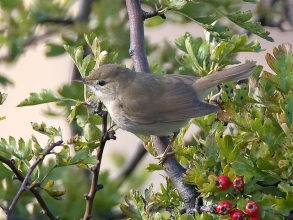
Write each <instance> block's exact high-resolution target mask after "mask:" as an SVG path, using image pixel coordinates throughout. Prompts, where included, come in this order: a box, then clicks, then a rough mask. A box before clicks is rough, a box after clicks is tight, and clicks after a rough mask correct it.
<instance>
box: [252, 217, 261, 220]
mask: <svg viewBox="0 0 293 220" xmlns="http://www.w3.org/2000/svg"><path fill="white" fill-rule="evenodd" d="M249 220H261V219H260V218H258V217H250V218H249Z"/></svg>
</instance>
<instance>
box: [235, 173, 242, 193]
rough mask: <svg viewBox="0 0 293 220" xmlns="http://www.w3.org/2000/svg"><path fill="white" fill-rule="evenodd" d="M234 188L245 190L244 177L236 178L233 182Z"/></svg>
mask: <svg viewBox="0 0 293 220" xmlns="http://www.w3.org/2000/svg"><path fill="white" fill-rule="evenodd" d="M233 187H234V188H235V189H238V190H243V189H244V180H243V177H242V176H236V177H235V179H234V180H233Z"/></svg>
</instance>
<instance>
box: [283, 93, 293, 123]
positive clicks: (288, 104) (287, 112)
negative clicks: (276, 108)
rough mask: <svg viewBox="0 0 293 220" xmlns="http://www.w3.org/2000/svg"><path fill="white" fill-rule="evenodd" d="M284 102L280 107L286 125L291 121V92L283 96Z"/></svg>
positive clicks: (292, 114)
mask: <svg viewBox="0 0 293 220" xmlns="http://www.w3.org/2000/svg"><path fill="white" fill-rule="evenodd" d="M285 103H286V104H284V105H283V106H282V109H283V111H284V113H285V115H286V117H287V120H288V126H290V125H291V124H292V123H293V94H289V95H287V96H286V97H285Z"/></svg>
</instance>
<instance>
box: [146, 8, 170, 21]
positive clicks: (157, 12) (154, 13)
mask: <svg viewBox="0 0 293 220" xmlns="http://www.w3.org/2000/svg"><path fill="white" fill-rule="evenodd" d="M142 13H143V20H146V19H148V18H152V17H155V16H160V17H161V18H163V19H166V16H165V14H164V10H163V8H157V9H156V10H153V11H149V12H146V11H142Z"/></svg>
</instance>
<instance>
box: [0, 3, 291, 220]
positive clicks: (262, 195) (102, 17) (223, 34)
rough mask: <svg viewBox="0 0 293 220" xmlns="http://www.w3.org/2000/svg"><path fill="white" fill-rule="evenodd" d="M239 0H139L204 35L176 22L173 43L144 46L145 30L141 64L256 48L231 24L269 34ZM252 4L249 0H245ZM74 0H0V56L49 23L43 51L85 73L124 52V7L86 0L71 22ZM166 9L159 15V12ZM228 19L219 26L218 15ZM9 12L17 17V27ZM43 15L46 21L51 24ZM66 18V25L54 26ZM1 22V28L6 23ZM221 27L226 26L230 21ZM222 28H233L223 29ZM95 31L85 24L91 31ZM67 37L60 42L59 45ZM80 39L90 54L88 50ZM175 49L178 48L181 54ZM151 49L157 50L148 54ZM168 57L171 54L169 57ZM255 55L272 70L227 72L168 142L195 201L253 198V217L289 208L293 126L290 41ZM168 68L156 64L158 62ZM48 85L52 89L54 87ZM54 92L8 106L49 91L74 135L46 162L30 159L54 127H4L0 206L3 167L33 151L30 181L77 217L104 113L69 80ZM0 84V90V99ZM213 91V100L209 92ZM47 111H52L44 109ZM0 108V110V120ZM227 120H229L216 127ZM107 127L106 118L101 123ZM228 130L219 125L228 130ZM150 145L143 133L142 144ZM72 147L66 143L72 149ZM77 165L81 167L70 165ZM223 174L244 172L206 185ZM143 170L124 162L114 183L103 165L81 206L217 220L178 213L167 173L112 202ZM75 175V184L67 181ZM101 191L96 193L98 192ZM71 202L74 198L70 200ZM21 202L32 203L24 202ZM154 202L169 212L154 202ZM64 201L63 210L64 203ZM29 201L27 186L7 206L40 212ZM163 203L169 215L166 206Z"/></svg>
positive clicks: (8, 190)
mask: <svg viewBox="0 0 293 220" xmlns="http://www.w3.org/2000/svg"><path fill="white" fill-rule="evenodd" d="M242 2H243V1H240V0H237V1H231V0H225V1H213V0H210V1H192V0H188V1H187V0H180V1H175V0H159V1H158V0H152V1H151V0H149V1H144V4H146V5H149V6H151V7H154V5H158V6H161V13H166V14H167V18H168V19H167V20H170V21H172V22H180V23H187V22H195V23H196V24H198V25H200V26H201V27H202V28H203V29H204V30H205V35H206V38H205V39H202V38H199V37H193V36H191V35H190V34H189V33H186V34H185V35H183V36H182V37H180V38H178V39H176V40H175V43H174V45H170V44H169V43H165V44H163V43H160V44H158V45H150V44H149V43H148V41H146V50H147V52H148V54H149V59H150V61H151V63H152V70H153V71H154V72H157V73H166V74H169V73H174V72H175V71H176V70H179V72H180V74H195V75H199V76H205V75H208V74H212V73H213V72H215V71H218V70H219V69H221V68H223V67H225V66H227V65H233V64H237V63H239V61H238V60H237V54H238V53H240V52H259V51H261V47H260V44H259V43H258V41H257V40H253V41H251V42H249V40H248V36H247V35H246V34H242V35H239V34H234V33H233V29H234V26H232V24H233V25H237V26H240V27H242V28H243V29H245V30H247V31H249V32H251V33H254V34H256V35H258V36H260V37H262V38H264V39H266V40H268V41H272V38H271V37H270V36H269V33H268V32H267V31H265V29H264V28H263V27H262V26H261V25H260V23H258V22H252V21H250V20H251V18H252V15H253V13H252V12H251V11H247V12H241V11H239V9H240V6H241V3H242ZM247 2H251V3H254V4H255V3H257V2H258V1H253V0H251V1H247ZM73 3H74V1H73V0H65V1H60V2H59V1H53V2H47V1H40V0H34V1H33V4H30V5H25V4H24V3H23V1H21V0H17V1H7V0H0V6H1V9H0V10H1V12H3V14H1V25H2V26H1V27H4V28H3V29H1V30H0V32H1V35H0V46H1V48H5V49H6V51H7V52H8V54H7V55H6V56H4V57H3V58H1V60H3V61H6V62H13V61H17V59H18V57H20V56H21V54H22V53H23V52H24V51H25V49H26V48H27V47H28V46H29V45H30V44H32V43H31V42H32V41H33V40H34V39H37V38H38V37H40V36H41V35H38V34H39V33H37V32H35V30H36V29H37V28H38V27H40V26H41V27H42V28H44V30H45V31H47V34H49V35H51V34H52V33H53V34H54V33H58V35H60V36H59V39H58V41H56V42H55V41H53V40H48V41H47V42H46V55H47V56H59V55H61V54H64V53H65V52H67V53H68V54H69V55H70V56H71V57H72V59H73V62H74V63H75V65H76V67H77V69H78V70H79V72H80V74H81V76H82V77H85V76H87V75H89V74H90V73H91V71H93V69H94V68H95V67H99V66H101V65H103V64H106V63H123V62H125V59H126V58H128V57H129V55H128V47H129V31H128V28H127V21H128V18H127V12H126V10H122V9H121V8H122V4H123V3H124V1H122V0H120V1H117V2H116V1H115V4H114V3H113V4H111V7H108V6H109V5H108V4H109V2H108V1H95V2H94V3H93V5H92V13H91V20H90V21H89V22H86V23H84V22H82V21H81V20H78V19H72V14H71V13H70V9H71V6H72V4H73ZM168 15H172V16H170V18H169V17H168ZM222 17H226V18H228V19H229V20H230V23H229V24H225V25H222V24H221V18H222ZM158 19H161V18H160V17H158V16H157V17H154V18H151V19H149V20H148V21H146V25H147V26H149V27H154V26H158V25H162V24H164V23H165V22H166V21H164V20H158ZM19 22H22V24H23V25H21V26H19V25H18V24H19ZM51 23H54V25H51ZM64 24H66V25H64ZM7 27H9V28H7ZM231 27H232V28H231ZM229 30H232V31H229ZM94 33H95V34H94ZM64 45H66V46H64ZM89 50H90V51H91V52H92V53H89ZM182 53H183V55H182V56H180V55H178V54H182ZM158 54H159V56H158ZM175 59H176V60H175ZM266 60H267V62H268V64H269V66H270V68H271V69H272V70H273V71H274V73H270V72H268V71H265V70H264V71H263V72H262V74H260V73H261V70H262V68H261V67H257V68H256V70H255V71H254V74H253V76H252V77H251V79H250V80H249V82H248V84H246V83H242V84H239V85H236V83H226V84H225V85H223V86H222V87H221V88H222V93H221V100H222V101H221V102H220V103H217V104H218V105H220V107H221V111H220V112H219V113H217V114H211V115H208V116H205V117H200V118H196V119H193V120H192V121H191V122H190V123H195V124H196V125H198V126H199V127H200V128H201V130H202V133H201V134H200V135H199V136H195V138H194V140H193V142H192V143H190V144H187V143H185V142H184V141H183V136H184V134H185V132H186V130H187V128H188V126H187V127H185V128H183V129H182V131H181V133H180V135H179V137H178V139H177V141H176V144H175V145H174V147H173V150H174V152H175V154H176V156H177V159H178V160H179V161H180V163H181V164H184V165H188V170H187V171H186V175H185V177H184V181H185V183H188V184H191V185H194V186H195V187H196V189H197V190H198V192H200V193H201V196H202V197H203V205H204V206H213V205H215V204H217V203H218V202H220V201H222V200H228V201H230V202H231V203H232V205H233V208H239V209H243V208H244V207H245V205H246V203H247V201H248V200H251V199H253V200H254V201H256V202H258V204H259V206H260V217H261V218H262V219H283V216H286V215H288V213H289V211H290V210H291V209H292V205H291V204H292V202H293V196H292V190H293V188H292V187H293V186H292V184H293V182H292V170H293V169H292V168H293V167H292V166H293V165H292V159H293V156H292V155H293V154H292V152H293V151H292V150H293V146H292V133H293V124H292V123H293V117H292V115H293V112H292V109H293V94H292V90H291V88H292V86H293V85H292V84H293V80H292V74H293V73H292V72H293V55H292V46H291V45H288V44H283V45H280V46H279V47H278V48H275V49H274V51H273V55H271V54H267V55H266ZM167 64H168V68H167V69H164V66H167ZM0 84H1V85H3V86H8V85H10V84H11V81H10V80H8V79H6V78H5V77H2V76H0ZM57 93H58V94H57ZM57 93H55V92H54V91H51V90H49V89H42V90H41V92H39V93H35V92H34V93H31V94H30V95H29V96H28V98H26V99H25V100H23V101H21V102H20V104H19V105H18V106H19V107H22V106H29V105H38V104H45V103H50V102H56V104H57V105H58V106H59V107H60V108H63V109H65V111H64V112H65V113H64V114H65V115H66V117H67V120H68V122H69V124H72V125H73V126H74V128H75V129H78V130H79V131H80V132H79V133H80V134H82V135H75V136H74V137H72V138H71V139H70V140H67V141H66V142H64V143H63V144H62V145H61V146H60V149H54V150H52V151H50V152H49V153H50V154H51V155H52V156H53V157H50V159H49V160H48V164H47V165H46V164H45V163H43V162H38V161H39V160H40V159H43V157H45V156H47V154H45V152H46V150H47V149H48V148H49V147H50V146H51V145H52V144H54V143H56V140H63V138H62V131H61V129H60V128H54V127H49V126H48V125H47V124H46V123H44V122H43V123H37V122H34V123H32V129H33V130H35V131H38V132H39V133H41V134H43V135H46V136H47V137H48V142H47V144H46V145H45V146H41V145H40V144H39V142H38V140H37V139H36V138H35V137H34V136H33V137H32V138H30V139H29V140H27V141H24V140H23V139H22V138H20V139H19V140H16V139H15V138H14V137H12V136H11V137H9V138H8V140H6V139H3V138H2V139H1V141H0V159H1V161H2V162H3V161H6V160H5V158H6V159H9V161H10V162H11V161H13V163H11V164H12V165H11V164H10V163H9V162H7V161H6V162H7V163H4V162H3V164H2V163H1V164H0V169H1V172H0V179H1V180H5V181H2V182H1V186H2V188H3V189H5V190H2V191H1V192H0V197H1V200H0V203H1V207H4V205H5V206H6V204H10V203H11V201H12V200H13V199H14V198H15V195H16V193H17V191H16V190H15V189H18V188H20V183H19V182H17V181H15V180H12V179H11V178H7V176H9V175H11V174H12V172H11V171H13V169H12V168H11V167H10V166H8V165H7V164H10V165H11V166H12V167H15V168H17V169H18V170H19V172H20V173H21V174H22V176H23V177H24V176H25V175H26V174H27V173H28V172H29V170H30V169H31V167H32V164H35V163H37V162H38V164H37V166H36V168H35V169H34V170H33V172H32V174H31V175H30V176H29V188H30V187H31V188H35V187H36V188H38V189H39V191H40V193H41V194H42V196H43V198H44V200H45V201H46V203H47V204H48V206H49V207H50V210H52V211H53V212H54V214H55V213H58V214H60V215H61V218H62V219H63V218H64V219H73V218H80V217H81V216H82V214H83V208H81V207H84V206H85V205H84V200H83V197H85V198H87V196H86V195H84V193H85V192H87V191H88V190H89V187H88V185H90V184H89V177H88V176H89V175H88V172H89V171H92V170H93V169H94V168H95V167H96V166H97V165H99V164H100V162H101V161H99V160H98V159H97V156H96V155H94V153H95V150H98V149H101V145H102V143H103V141H104V140H105V139H104V133H103V129H102V128H101V125H103V119H102V118H101V117H100V116H99V115H96V114H92V113H91V112H90V110H89V108H88V106H85V104H86V105H88V103H89V101H91V102H96V101H97V100H95V97H94V96H93V94H92V93H91V92H88V91H86V89H85V88H84V87H83V86H82V85H79V84H77V83H73V84H72V85H70V86H69V85H64V86H62V87H61V88H60V89H59V90H58V92H57ZM6 97H7V94H5V93H0V105H2V104H5V103H4V101H5V99H6ZM212 101H214V100H212ZM47 114H50V115H55V114H56V113H55V112H52V111H48V112H47ZM3 119H5V116H0V120H3ZM227 123H234V124H235V125H236V128H237V129H234V128H232V127H229V126H227ZM108 125H109V128H112V124H111V121H110V122H109V123H108ZM227 132H228V133H229V132H230V134H227ZM147 149H148V150H149V151H150V153H154V152H155V151H154V149H153V146H152V144H151V143H150V144H148V145H147ZM72 151H74V153H72ZM80 168H81V169H80ZM158 169H161V166H159V165H157V164H150V165H149V167H148V171H154V170H158ZM222 174H225V175H227V176H229V177H230V178H231V179H233V178H234V177H236V176H239V175H240V176H243V177H244V181H245V188H244V191H237V190H235V189H232V187H231V188H230V189H229V190H228V191H219V190H218V189H217V188H216V187H215V182H216V179H217V176H219V175H222ZM145 178H146V173H145V172H135V174H133V176H132V177H131V179H130V180H129V181H127V184H125V185H127V186H125V185H124V187H121V181H122V180H119V179H114V180H113V178H112V177H110V174H109V173H108V172H107V171H104V172H102V173H100V174H99V183H100V182H101V183H103V185H104V186H105V187H104V188H103V189H102V190H99V191H98V192H97V195H96V197H97V198H96V199H95V200H94V204H93V206H94V210H93V213H92V216H95V217H96V218H97V219H106V218H108V219H109V218H110V219H111V218H113V216H115V214H116V210H115V208H116V207H117V206H118V204H119V203H121V204H120V209H121V211H122V212H123V213H124V215H125V216H127V217H128V219H168V218H171V216H172V218H174V219H228V218H227V216H221V217H219V216H218V215H217V214H215V213H208V212H203V213H196V214H195V215H194V216H191V215H187V214H184V215H182V214H181V212H180V211H181V210H182V209H183V208H184V203H183V201H182V199H181V197H180V195H179V193H178V191H177V190H176V189H175V188H174V186H173V184H172V182H171V181H170V179H169V178H167V177H166V184H165V185H164V184H161V192H153V186H152V185H151V186H150V187H149V188H148V189H146V190H145V191H144V193H143V194H141V193H140V192H139V191H137V190H131V191H130V194H129V196H125V198H124V199H125V203H122V200H123V199H122V195H125V194H126V193H127V192H128V191H129V189H131V188H138V187H139V184H140V182H143V180H145ZM76 186H78V190H76V188H77V187H76ZM100 198H102V199H100ZM73 201H74V202H73ZM27 204H32V206H33V214H31V213H29V212H28V210H27V209H25V208H23V207H25V206H26V205H27ZM165 208H167V210H169V211H168V212H166V211H163V210H164V209H165ZM68 209H70V210H71V211H70V212H68V211H67V210H68ZM39 211H41V208H40V206H39V204H38V203H37V202H36V201H35V200H34V197H33V195H32V194H29V193H24V194H22V196H21V199H20V200H19V202H18V204H17V206H16V208H15V215H16V216H20V217H24V218H31V217H32V218H42V217H40V216H41V214H38V213H39ZM170 213H171V214H170Z"/></svg>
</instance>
